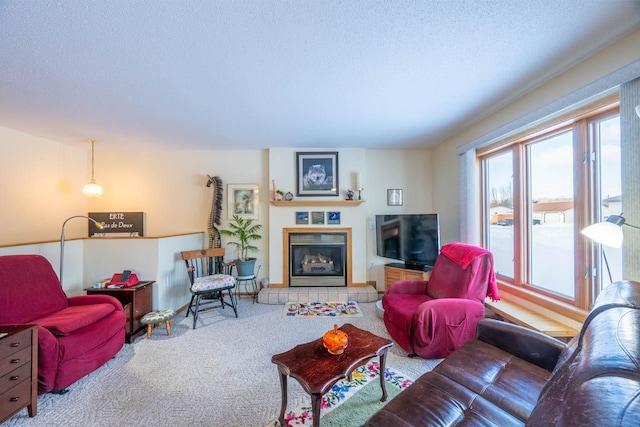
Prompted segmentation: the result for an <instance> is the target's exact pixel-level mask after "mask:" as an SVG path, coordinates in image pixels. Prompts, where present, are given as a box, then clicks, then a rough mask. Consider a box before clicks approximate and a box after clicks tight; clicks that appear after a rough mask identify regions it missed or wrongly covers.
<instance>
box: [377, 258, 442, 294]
mask: <svg viewBox="0 0 640 427" xmlns="http://www.w3.org/2000/svg"><path fill="white" fill-rule="evenodd" d="M430 276H431V267H424V266H418V265H411V264H404V263H401V262H392V263H389V264H385V266H384V290H385V292H386V290H387V289H388V288H389V285H391V284H392V283H394V282H397V281H398V280H429V277H430Z"/></svg>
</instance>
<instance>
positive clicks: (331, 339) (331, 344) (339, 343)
mask: <svg viewBox="0 0 640 427" xmlns="http://www.w3.org/2000/svg"><path fill="white" fill-rule="evenodd" d="M348 341H349V339H348V336H347V334H346V332H343V331H341V330H339V329H338V325H333V329H332V330H330V331H327V332H325V333H324V335H323V336H322V344H323V345H324V348H326V349H327V351H328V352H329V353H331V354H342V352H343V351H344V349H345V348H346V347H347V343H348Z"/></svg>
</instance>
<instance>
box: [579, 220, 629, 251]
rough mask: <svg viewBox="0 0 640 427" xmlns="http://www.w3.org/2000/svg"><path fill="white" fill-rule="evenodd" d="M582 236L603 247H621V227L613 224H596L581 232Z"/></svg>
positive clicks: (607, 222) (606, 222)
mask: <svg viewBox="0 0 640 427" xmlns="http://www.w3.org/2000/svg"><path fill="white" fill-rule="evenodd" d="M581 233H582V234H583V235H585V236H586V237H588V238H589V239H591V240H593V241H594V242H596V243H600V244H602V245H605V246H611V247H612V248H619V247H621V246H622V227H621V226H620V225H618V224H616V223H615V222H609V221H605V222H598V223H596V224H592V225H590V226H588V227H587V228H585V229H583V230H582V231H581Z"/></svg>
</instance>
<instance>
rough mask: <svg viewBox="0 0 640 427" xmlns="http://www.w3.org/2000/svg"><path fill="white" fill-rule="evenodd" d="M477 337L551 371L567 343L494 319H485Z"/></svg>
mask: <svg viewBox="0 0 640 427" xmlns="http://www.w3.org/2000/svg"><path fill="white" fill-rule="evenodd" d="M476 338H478V339H479V340H481V341H484V342H486V343H487V344H490V345H493V346H494V347H498V348H499V349H501V350H503V351H506V352H507V353H510V354H513V355H514V356H516V357H518V358H520V359H523V360H525V361H527V362H529V363H533V364H534V365H537V366H540V367H541V368H543V369H546V370H547V371H549V372H551V371H553V368H554V367H555V366H556V363H557V362H558V358H559V357H560V353H561V352H562V350H564V349H565V348H566V347H567V345H566V344H565V343H563V342H562V341H559V340H557V339H555V338H552V337H550V336H548V335H545V334H542V333H540V332H537V331H534V330H531V329H528V328H525V327H522V326H518V325H514V324H511V323H506V322H502V321H499V320H493V319H483V320H481V321H480V323H479V324H478V327H477V329H476Z"/></svg>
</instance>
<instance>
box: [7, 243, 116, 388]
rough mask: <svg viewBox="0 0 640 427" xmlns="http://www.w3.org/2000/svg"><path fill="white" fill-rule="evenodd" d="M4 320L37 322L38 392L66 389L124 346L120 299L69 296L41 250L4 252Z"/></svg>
mask: <svg viewBox="0 0 640 427" xmlns="http://www.w3.org/2000/svg"><path fill="white" fill-rule="evenodd" d="M0 324H37V325H38V394H44V393H48V392H63V391H64V390H65V389H66V388H67V387H68V386H69V385H71V384H73V383H74V382H76V381H77V380H79V379H80V378H82V377H83V376H85V375H87V374H88V373H90V372H93V371H95V370H96V369H98V368H99V367H100V366H102V365H103V364H104V363H106V362H107V361H108V360H110V359H111V358H113V356H115V355H116V353H118V352H119V351H120V349H121V348H122V346H123V345H124V334H125V330H124V324H125V315H124V311H123V309H122V305H121V304H120V302H119V301H118V300H117V299H115V298H113V297H111V296H108V295H84V296H75V297H71V298H68V297H67V296H66V295H65V293H64V291H63V290H62V286H61V285H60V281H59V280H58V276H57V275H56V273H55V272H54V271H53V268H52V267H51V264H50V263H49V261H47V259H46V258H44V257H42V256H40V255H9V256H0Z"/></svg>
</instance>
